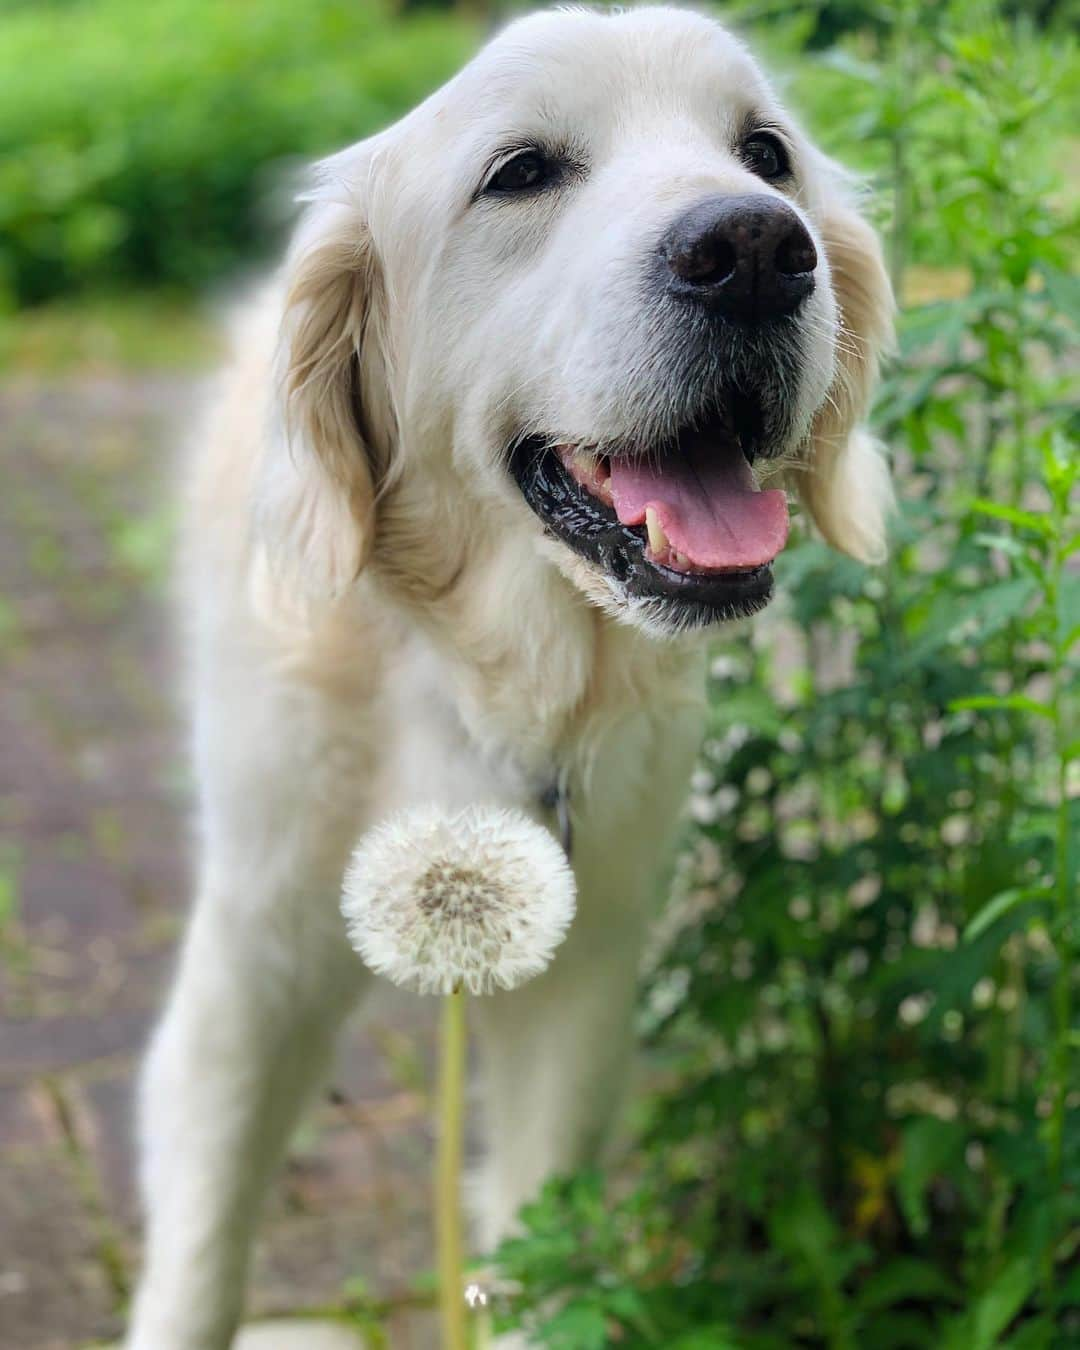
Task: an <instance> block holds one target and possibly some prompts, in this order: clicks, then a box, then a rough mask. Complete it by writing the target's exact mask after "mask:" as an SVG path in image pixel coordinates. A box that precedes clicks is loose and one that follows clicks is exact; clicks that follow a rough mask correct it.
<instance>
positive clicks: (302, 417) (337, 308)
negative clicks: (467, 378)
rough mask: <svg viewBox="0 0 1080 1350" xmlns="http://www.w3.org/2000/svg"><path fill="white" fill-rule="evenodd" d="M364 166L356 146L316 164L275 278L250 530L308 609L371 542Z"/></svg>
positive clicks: (356, 566) (334, 588)
mask: <svg viewBox="0 0 1080 1350" xmlns="http://www.w3.org/2000/svg"><path fill="white" fill-rule="evenodd" d="M346 156H348V158H347V157H346ZM368 163H369V157H368V156H367V155H366V154H364V153H363V147H357V148H356V149H355V150H354V151H353V152H351V154H350V152H346V155H342V156H338V157H336V158H335V159H334V160H330V161H327V162H326V163H325V164H324V165H321V166H320V176H319V180H318V182H319V186H318V187H317V188H316V189H315V190H314V191H313V192H312V193H311V195H310V197H309V199H308V200H309V203H310V204H309V206H308V208H307V213H306V215H305V217H304V219H303V220H302V222H301V224H300V227H299V229H298V231H297V234H296V237H295V239H294V241H293V244H292V247H291V249H290V251H289V255H288V258H287V260H286V264H285V269H284V277H283V310H282V321H281V330H280V335H279V340H278V347H277V352H276V357H275V368H274V384H275V388H274V402H273V407H272V409H271V427H270V444H269V445H268V446H267V450H266V455H265V458H264V460H263V465H262V474H261V481H260V484H259V494H258V503H257V525H258V533H259V536H260V544H261V547H262V549H263V551H264V554H265V561H266V563H267V566H268V570H269V573H270V575H271V576H273V577H275V578H276V579H278V580H279V581H281V582H283V583H285V584H286V585H287V586H288V587H289V588H290V589H292V590H293V591H294V592H295V593H296V594H298V595H299V596H302V597H304V598H306V599H310V600H319V599H335V598H337V597H339V596H341V595H342V594H344V592H345V591H347V590H348V588H349V587H350V586H351V585H352V583H353V582H354V581H355V580H356V578H357V576H358V575H359V573H360V571H361V569H362V568H363V566H364V563H365V562H366V561H367V558H368V556H369V554H370V552H371V548H372V540H373V534H374V514H375V482H374V469H373V461H372V453H371V448H370V447H369V446H368V444H367V443H366V440H365V431H364V427H365V420H366V419H365V417H364V413H363V410H362V408H361V402H360V354H361V349H362V347H363V344H364V343H365V341H367V340H368V334H369V329H370V327H371V314H372V304H373V291H374V287H375V283H376V262H375V255H374V249H373V246H372V241H371V233H370V229H369V227H368V221H367V210H366V205H365V202H366V178H367V170H368ZM346 179H347V181H346Z"/></svg>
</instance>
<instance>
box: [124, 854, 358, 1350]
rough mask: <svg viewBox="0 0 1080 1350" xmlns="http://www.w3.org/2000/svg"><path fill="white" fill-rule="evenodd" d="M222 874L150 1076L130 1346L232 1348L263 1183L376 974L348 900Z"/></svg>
mask: <svg viewBox="0 0 1080 1350" xmlns="http://www.w3.org/2000/svg"><path fill="white" fill-rule="evenodd" d="M207 872H208V877H209V878H211V879H210V880H208V882H207V884H206V886H205V888H204V891H203V894H202V895H201V898H200V901H199V904H198V906H197V908H196V912H195V915H194V919H193V922H192V925H191V928H190V931H189V933H188V938H187V942H186V945H185V948H184V952H183V956H182V959H181V966H180V971H179V974H178V977H177V981H176V984H175V987H174V990H173V993H172V996H171V1000H170V1003H169V1006H168V1009H167V1011H166V1014H165V1017H164V1019H163V1021H162V1023H161V1026H160V1028H159V1030H158V1032H157V1034H156V1037H155V1039H154V1043H153V1046H152V1048H151V1052H150V1055H149V1057H148V1060H147V1064H146V1068H145V1071H144V1076H143V1082H142V1103H141V1106H142V1111H141V1125H142V1136H143V1138H142V1146H143V1169H142V1172H143V1174H142V1182H143V1192H144V1201H145V1207H146V1213H147V1227H148V1231H147V1245H146V1259H145V1268H144V1273H143V1277H142V1281H141V1283H140V1287H139V1292H138V1297H137V1299H136V1302H135V1308H134V1314H133V1319H132V1325H131V1330H130V1333H129V1339H128V1341H127V1346H128V1350H226V1347H228V1346H229V1345H230V1343H231V1341H232V1337H233V1332H234V1330H235V1328H236V1325H237V1322H238V1321H239V1318H240V1314H241V1310H242V1306H243V1293H244V1284H245V1279H246V1275H247V1265H248V1252H249V1247H250V1243H251V1238H252V1228H253V1225H254V1222H255V1220H256V1217H257V1215H258V1212H259V1208H260V1201H261V1199H262V1195H263V1192H264V1190H265V1188H266V1185H267V1182H268V1179H269V1177H270V1175H271V1173H272V1170H273V1168H274V1167H275V1165H276V1164H277V1162H278V1161H279V1159H280V1156H281V1154H282V1152H283V1150H284V1147H285V1145H286V1143H287V1140H288V1137H289V1133H290V1130H291V1128H292V1126H293V1124H294V1122H295V1120H296V1116H297V1113H298V1112H299V1110H300V1108H301V1106H302V1105H303V1104H304V1102H305V1100H306V1099H307V1097H308V1095H309V1094H310V1092H311V1090H312V1089H313V1088H314V1087H315V1086H316V1085H317V1083H318V1081H319V1078H320V1074H321V1072H322V1070H323V1068H324V1066H325V1064H326V1062H327V1059H328V1055H329V1051H330V1047H331V1042H332V1037H333V1033H334V1031H335V1029H336V1028H337V1026H338V1024H339V1022H340V1020H341V1018H342V1016H343V1015H344V1013H345V1012H346V1011H347V1010H348V1008H349V1007H350V1006H351V1004H352V1002H353V1000H354V998H355V996H356V994H357V992H358V989H359V985H360V982H361V980H362V978H363V976H362V970H361V967H360V963H359V962H358V961H357V960H356V958H355V957H354V956H353V954H352V952H351V951H350V950H349V948H348V946H347V944H346V943H345V942H344V940H343V937H342V934H341V932H340V924H339V923H338V922H337V912H336V904H335V899H336V897H335V896H333V895H330V896H328V897H325V896H315V895H307V896H301V895H299V894H297V895H293V896H290V897H288V898H286V897H283V896H282V895H281V894H280V893H279V894H277V895H272V894H268V893H266V891H263V893H262V894H261V895H260V894H259V893H260V887H267V888H270V889H272V883H271V881H270V879H269V878H267V877H265V876H263V877H260V876H253V875H247V876H244V877H240V876H233V877H232V878H230V877H229V875H228V873H227V872H226V873H222V872H221V871H220V869H218V868H215V867H214V866H211V867H210V868H208V869H207ZM253 896H259V899H258V900H257V901H254V902H253V898H252V897H253Z"/></svg>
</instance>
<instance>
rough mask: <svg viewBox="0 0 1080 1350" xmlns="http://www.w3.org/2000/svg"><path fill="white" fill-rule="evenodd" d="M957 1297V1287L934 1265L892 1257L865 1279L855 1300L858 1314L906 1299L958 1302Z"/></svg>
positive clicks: (959, 1297)
mask: <svg viewBox="0 0 1080 1350" xmlns="http://www.w3.org/2000/svg"><path fill="white" fill-rule="evenodd" d="M961 1297H962V1294H961V1290H960V1288H959V1286H958V1285H957V1284H956V1282H955V1281H954V1280H950V1279H949V1278H948V1276H947V1275H945V1274H944V1273H943V1272H942V1271H941V1269H940V1268H939V1267H938V1266H936V1265H932V1264H931V1263H930V1262H929V1261H919V1260H917V1259H916V1258H915V1257H913V1256H894V1257H893V1258H892V1259H891V1260H890V1261H889V1263H888V1265H885V1266H882V1268H881V1269H880V1270H877V1271H875V1272H874V1274H872V1275H870V1276H869V1277H868V1278H867V1279H866V1281H865V1283H864V1284H863V1286H862V1288H861V1289H860V1290H859V1296H858V1299H857V1300H856V1301H857V1303H858V1307H859V1311H860V1312H863V1313H867V1312H874V1311H876V1310H877V1309H879V1308H889V1307H892V1305H893V1304H895V1303H903V1302H905V1301H906V1300H908V1299H927V1300H930V1299H942V1300H944V1301H946V1302H949V1303H958V1302H959V1301H960V1300H961Z"/></svg>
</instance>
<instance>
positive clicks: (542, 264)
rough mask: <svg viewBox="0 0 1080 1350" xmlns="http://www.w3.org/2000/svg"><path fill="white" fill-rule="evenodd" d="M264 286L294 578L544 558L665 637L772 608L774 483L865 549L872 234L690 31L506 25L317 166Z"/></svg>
mask: <svg viewBox="0 0 1080 1350" xmlns="http://www.w3.org/2000/svg"><path fill="white" fill-rule="evenodd" d="M287 287H288V298H287V307H286V322H285V327H284V330H283V341H282V348H281V368H280V371H279V375H280V381H281V387H282V400H283V423H284V425H285V426H287V427H288V428H289V430H290V435H289V438H288V439H289V440H290V442H291V444H290V450H291V455H290V457H289V458H288V461H287V464H286V463H285V462H284V460H283V461H282V462H280V463H278V464H276V465H274V466H272V467H271V469H270V471H269V478H268V481H267V488H266V493H265V494H264V496H265V500H264V504H263V506H264V509H263V516H264V519H265V521H266V522H267V524H268V525H269V527H270V528H271V529H272V530H273V531H276V536H275V539H274V544H273V549H272V550H271V551H272V552H273V551H274V550H275V549H276V551H277V553H278V555H279V558H280V559H283V560H285V561H289V560H291V561H293V562H295V563H297V564H298V565H299V567H300V569H301V570H302V571H303V572H304V573H305V579H306V580H307V582H308V583H309V585H314V586H315V588H317V589H318V588H322V589H323V590H326V591H330V592H335V591H337V592H340V591H341V590H342V589H343V588H345V587H347V586H348V585H349V584H351V582H352V581H353V580H354V579H355V577H356V575H357V574H358V572H359V571H360V569H361V567H362V566H363V565H364V563H365V562H366V561H367V560H368V558H369V557H371V556H374V559H375V563H376V565H377V566H381V567H383V568H384V569H386V571H387V573H388V574H389V575H391V576H392V577H394V578H396V580H397V581H398V582H399V583H400V584H402V585H407V586H412V587H413V588H414V589H419V590H420V591H423V590H424V589H425V588H427V589H429V590H436V589H438V588H439V587H440V586H448V585H452V583H453V579H454V577H455V576H456V575H458V574H459V573H460V572H461V570H462V569H463V568H466V567H467V566H468V563H469V561H470V560H473V561H475V560H477V559H480V560H482V565H483V566H485V567H487V568H489V569H496V570H497V569H499V568H502V569H503V571H504V577H505V581H506V584H516V578H515V577H511V575H510V572H511V571H515V570H517V569H522V568H524V569H536V568H541V569H545V570H546V571H547V573H548V574H549V575H550V574H551V573H552V568H553V567H554V568H556V569H558V571H560V572H561V573H563V574H564V575H565V576H567V577H569V578H570V579H571V580H572V581H573V582H574V583H575V584H576V585H577V586H578V587H579V588H580V589H581V590H582V591H583V592H584V593H585V594H586V595H587V596H589V598H590V599H592V600H593V601H594V602H596V603H598V604H600V605H602V606H603V607H604V608H605V609H607V610H608V611H610V612H612V613H613V614H614V615H616V616H617V617H618V618H620V619H625V620H628V621H630V622H634V623H638V624H639V625H641V626H642V627H645V628H647V629H649V630H651V631H654V632H656V631H659V632H672V631H678V630H681V629H684V628H686V627H689V626H696V625H699V624H703V623H707V622H710V621H712V620H716V619H722V618H727V617H730V616H737V615H742V614H746V613H748V612H750V611H752V610H754V609H755V608H757V607H759V606H760V605H761V604H763V603H764V602H765V601H766V600H767V599H768V596H769V594H770V590H771V584H772V582H771V570H770V566H771V563H772V561H773V559H774V558H775V556H776V555H777V553H778V552H779V551H780V550H781V549H782V548H783V546H784V542H785V538H786V535H787V508H786V498H785V495H784V491H783V489H784V487H785V486H791V487H793V488H794V489H795V490H796V491H797V492H798V493H799V495H800V496H801V498H802V500H803V502H804V503H805V505H806V507H807V509H808V510H809V513H810V514H811V516H812V517H813V519H814V520H815V522H816V523H817V525H818V527H819V528H820V529H821V531H822V532H823V533H824V535H825V537H826V538H827V539H828V540H829V541H830V542H831V543H833V544H834V545H835V546H837V547H838V548H841V549H843V550H845V551H846V552H848V553H851V554H853V555H855V556H856V557H859V558H863V559H875V558H878V557H879V556H880V554H881V552H882V550H883V533H884V516H885V513H886V509H887V504H888V481H887V477H886V475H885V472H884V469H883V467H882V465H881V461H880V460H879V458H878V455H877V451H876V449H875V447H874V445H873V443H872V441H871V440H870V438H869V437H868V436H867V434H866V433H865V431H863V430H862V429H861V427H860V421H861V419H862V417H863V415H864V413H865V410H866V405H867V401H868V398H869V394H870V389H871V385H872V382H873V379H874V376H875V372H876V367H877V360H878V355H879V352H880V351H881V348H882V346H883V345H884V344H885V343H886V342H887V340H888V338H889V334H890V329H891V312H892V304H891V297H890V292H889V286H888V281H887V278H886V276H885V273H884V269H883V267H882V262H881V256H880V251H879V248H878V244H877V241H876V239H875V237H874V235H873V233H872V231H871V230H870V229H869V228H868V227H867V226H866V225H865V224H864V222H863V221H862V220H861V218H860V217H859V215H858V213H857V211H856V210H855V209H854V207H853V205H852V202H851V199H850V192H849V189H848V187H847V184H846V180H845V177H844V175H843V173H842V171H841V170H839V169H838V168H837V166H835V165H834V164H832V163H831V162H830V161H829V160H828V159H826V158H825V156H823V155H822V154H821V153H820V152H819V151H818V150H816V149H815V148H814V146H813V145H812V144H810V143H809V142H808V141H807V139H806V138H805V136H804V135H803V134H802V133H801V132H800V131H799V129H798V128H797V126H796V125H795V124H794V123H793V122H792V120H791V118H790V117H789V115H788V114H787V113H786V112H785V110H784V109H783V108H782V107H781V106H780V104H779V103H778V101H777V99H776V97H775V95H774V94H773V92H772V90H771V89H770V87H769V85H768V84H767V83H766V81H765V79H764V78H763V76H762V75H761V73H760V71H759V70H758V68H757V66H756V65H755V63H754V61H753V60H752V58H751V57H750V55H749V54H748V53H747V51H746V50H745V48H744V47H743V46H742V45H741V44H740V43H739V42H737V41H736V40H735V39H734V38H733V37H732V36H731V35H730V34H728V33H727V32H726V31H725V30H724V29H723V28H721V27H720V26H718V25H717V24H715V23H713V22H711V21H709V20H706V19H704V18H701V17H699V16H696V15H693V14H690V13H687V12H685V11H681V10H672V9H641V10H635V11H631V12H628V13H622V14H619V15H613V16H605V15H599V14H591V13H587V12H552V13H546V14H541V15H537V16H534V17H532V18H527V19H524V20H521V21H519V22H517V23H515V24H513V25H512V26H510V27H509V28H508V29H507V30H506V31H505V32H504V33H503V34H502V35H501V36H499V37H498V38H496V39H495V41H493V42H492V43H491V44H490V45H489V46H488V47H486V48H485V49H484V50H483V51H482V52H481V53H480V54H479V56H477V57H476V59H475V60H474V61H473V62H471V63H470V65H469V66H467V67H466V68H465V70H463V71H462V72H461V74H460V75H458V76H457V77H456V78H455V79H454V80H452V81H451V82H450V83H449V84H448V85H446V86H445V87H444V88H443V89H441V90H440V91H439V92H438V93H436V94H435V95H433V96H432V97H431V98H430V99H429V100H428V101H427V102H425V103H424V104H423V105H422V106H421V107H419V108H418V109H417V110H416V111H415V112H413V113H412V114H410V115H409V116H408V117H406V118H405V119H403V120H402V121H401V122H399V123H398V124H397V125H395V126H393V127H391V128H390V129H389V130H388V131H386V132H384V133H382V134H381V135H379V136H376V137H374V138H372V139H371V140H369V141H365V142H363V143H362V144H360V145H358V146H355V147H353V148H351V149H349V150H347V151H345V152H343V153H342V154H340V155H337V156H335V157H334V158H332V159H330V160H328V161H326V162H325V163H324V164H323V165H321V166H320V168H319V173H318V180H317V185H316V187H315V188H314V190H313V192H312V194H311V205H310V207H309V210H308V214H307V216H306V218H305V220H304V222H303V224H302V226H301V228H300V230H299V232H298V235H297V238H296V240H295V242H294V246H293V249H292V252H291V255H290V259H289V262H288V264H287ZM495 584H498V582H495Z"/></svg>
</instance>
